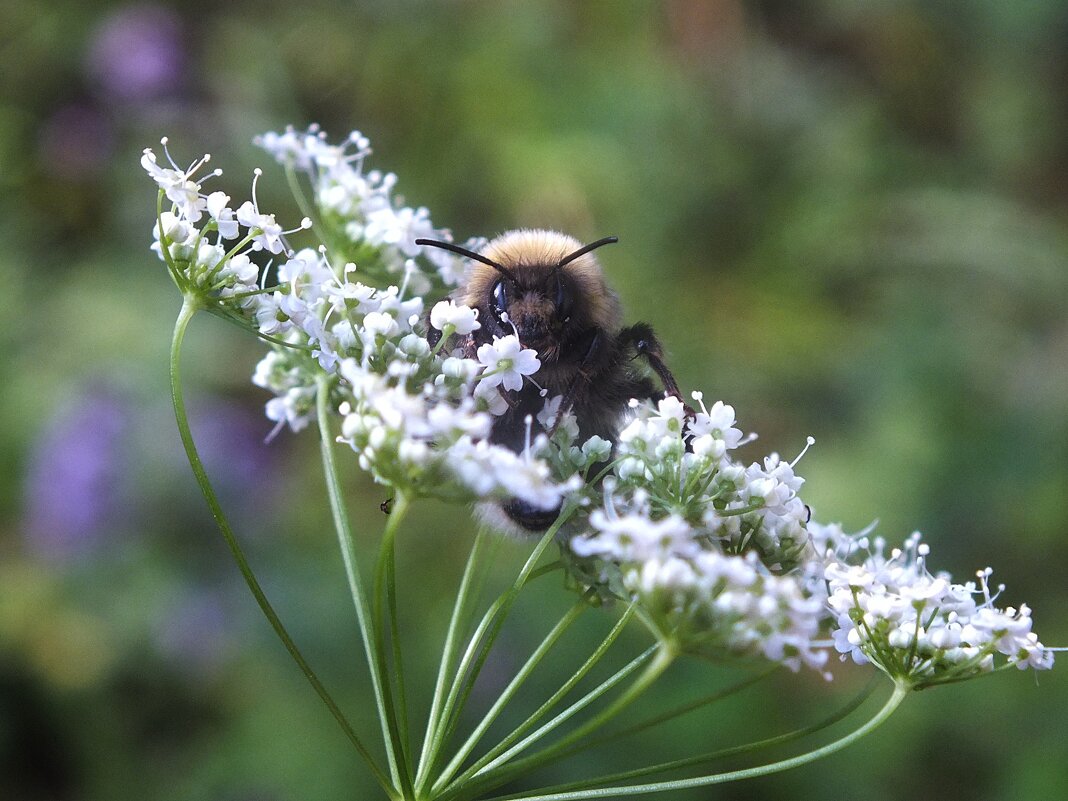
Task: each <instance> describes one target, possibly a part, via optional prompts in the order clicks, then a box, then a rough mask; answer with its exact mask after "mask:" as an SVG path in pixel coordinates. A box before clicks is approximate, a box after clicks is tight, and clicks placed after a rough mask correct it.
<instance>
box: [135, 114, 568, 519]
mask: <svg viewBox="0 0 1068 801" xmlns="http://www.w3.org/2000/svg"><path fill="white" fill-rule="evenodd" d="M262 143H263V144H264V146H265V147H267V148H268V149H269V150H271V152H273V153H274V154H275V155H276V156H277V157H278V158H279V159H280V160H283V161H286V162H287V163H291V164H293V165H294V166H296V167H299V168H301V169H304V170H308V171H310V172H311V173H312V176H313V180H314V185H315V189H316V200H317V202H318V204H319V209H320V213H322V214H324V215H327V214H329V215H333V219H332V222H333V223H339V222H340V223H342V225H341V227H342V228H343V229H344V231H345V232H346V235H347V236H348V237H351V241H350V242H349V244H354V245H356V246H357V247H356V250H357V251H358V252H360V253H362V254H363V255H364V257H365V258H366V259H367V264H369V265H371V269H365V265H363V264H361V265H357V264H356V263H355V262H353V261H345V262H340V263H339V260H338V259H337V257H336V251H331V250H329V249H328V248H327V247H326V246H325V245H324V246H321V247H320V248H319V250H312V249H310V248H306V249H304V250H300V251H297V252H293V251H292V250H291V249H290V248H289V247H288V245H287V243H286V240H285V237H286V235H288V234H291V233H294V232H295V231H297V230H301V229H304V228H308V227H309V226H310V221H309V220H307V219H305V221H304V222H302V223H301V225H300V227H299V228H298V229H294V230H293V231H284V230H282V228H281V226H280V225H278V223H277V222H276V221H275V217H274V215H271V214H265V213H263V212H261V211H260V208H259V204H258V202H257V200H256V182H257V181H258V179H259V176H260V172H259V170H257V171H256V179H254V181H253V184H252V197H253V199H252V200H251V201H247V202H245V203H243V204H242V205H241V206H239V207H238V208H237V209H236V210H234V209H231V208H230V207H229V206H228V204H229V201H230V198H229V197H228V196H226V195H225V194H223V193H222V192H215V193H212V194H210V195H205V194H203V193H202V191H201V184H200V183H199V182H198V181H197V180H196V173H197V172H198V171H199V170H200V169H201V168H202V167H203V165H204V164H205V163H206V162H207V161H208V157H207V156H205V157H204V158H203V159H201V160H200V161H197V162H195V163H194V164H193V165H192V166H191V167H190V168H188V169H186V170H182V169H180V168H179V167H178V166H177V165H175V164H174V163H173V161H172V164H171V167H169V168H163V167H160V166H159V164H158V163H157V160H156V156H155V154H154V153H153V152H152V151H151V150H146V151H145V153H144V156H143V158H142V161H141V163H142V166H143V167H144V168H145V170H146V171H147V172H148V174H149V175H150V176H151V177H152V179H153V180H154V181H155V182H156V184H157V185H158V186H159V189H160V197H161V204H162V201H164V200H166V201H169V202H170V208H169V209H167V210H164V209H163V208H162V205H161V209H160V213H159V215H158V219H157V222H156V225H154V226H153V232H154V237H155V244H154V245H153V249H154V250H155V251H156V252H157V254H158V255H159V256H160V257H161V258H162V259H163V260H164V261H165V262H166V263H167V265H168V267H169V268H170V270H171V274H172V277H173V278H174V280H175V282H176V283H178V285H179V287H180V288H181V289H182V291H183V293H184V294H185V295H186V296H187V297H189V296H193V297H195V298H196V299H197V301H198V302H199V303H200V304H201V305H203V306H204V307H205V308H208V309H209V310H211V311H213V312H216V313H218V314H221V315H223V316H225V317H227V318H229V319H231V320H233V321H235V322H238V323H239V324H241V325H243V326H245V327H247V328H249V329H251V330H254V331H255V332H256V333H257V334H259V335H260V336H261V337H263V338H264V339H266V340H268V341H269V342H270V343H271V345H272V347H271V350H269V351H268V353H267V354H266V355H265V356H264V358H263V359H262V360H261V362H260V363H259V365H258V366H257V368H256V371H255V374H254V375H253V382H254V383H255V384H256V385H257V386H260V387H263V388H264V389H267V390H269V391H271V392H272V393H273V394H274V397H273V398H272V399H271V400H269V401H268V402H267V407H266V412H267V416H268V418H270V419H271V420H273V421H275V422H276V423H277V426H276V428H275V432H277V431H278V430H280V429H281V428H282V427H283V426H288V427H289V428H291V429H292V430H294V431H298V430H300V429H302V428H305V427H306V426H307V425H308V423H309V422H310V421H311V419H312V417H313V416H314V415H315V413H316V398H317V395H318V393H319V391H320V387H321V386H323V384H324V383H326V384H327V385H328V386H329V387H330V391H331V404H332V408H333V409H335V410H337V411H339V412H340V413H341V414H342V416H343V420H342V440H343V441H345V442H347V443H348V444H349V445H351V447H352V448H353V449H354V450H355V451H356V452H357V453H358V454H359V457H358V458H359V463H360V466H361V467H362V468H363V469H365V470H367V471H368V472H370V473H372V474H373V475H374V477H375V478H376V479H377V480H379V481H381V482H384V483H387V484H389V485H391V486H393V487H395V488H397V489H398V490H402V491H405V492H408V493H410V494H413V495H415V494H418V495H436V496H442V497H452V498H464V499H468V500H470V499H481V498H484V497H487V496H494V495H496V496H500V497H509V498H519V499H522V500H523V501H526V502H527V503H529V504H531V505H533V506H535V507H537V508H544V509H553V508H556V507H558V506H559V505H560V503H561V499H562V497H563V496H564V495H565V494H566V493H567V492H569V491H572V490H574V489H575V488H576V486H577V483H576V482H577V481H578V480H577V479H576V480H573V481H568V480H562V481H557V480H556V479H555V477H554V475H553V473H552V470H551V467H550V465H549V464H548V463H547V462H545V461H544V460H543V459H540V458H539V457H538V452H539V451H540V450H542V449H544V448H545V447H546V442H545V438H544V437H541V438H538V439H536V440H535V441H533V442H531V443H530V445H529V446H528V447H527V448H526V449H525V451H524V452H523V453H519V454H517V453H514V452H513V451H511V450H509V449H507V448H504V447H501V446H497V445H494V444H491V443H490V442H489V441H488V438H489V435H490V430H491V427H492V414H500V413H502V412H503V411H504V410H505V409H507V408H508V404H507V401H506V399H505V398H504V396H503V395H502V393H503V392H509V391H514V390H517V389H519V388H520V387H521V386H522V384H523V382H524V381H525V380H526V377H527V376H529V375H531V374H533V373H535V372H537V370H538V368H539V367H540V366H541V364H540V362H539V361H538V358H537V354H536V352H535V351H533V350H529V349H525V348H522V347H521V345H520V343H519V340H518V339H517V337H516V336H514V335H511V336H506V337H503V338H495V339H494V341H493V342H491V343H486V344H483V345H482V346H480V347H479V348H478V351H477V354H476V355H477V358H475V359H472V358H465V355H464V353H463V352H461V351H457V352H455V353H448V352H443V351H442V347H443V346H444V344H445V343H446V342H447V341H449V338H450V337H451V336H452V335H453V334H459V335H465V334H470V333H471V332H472V331H475V330H477V329H478V328H479V322H478V319H477V312H476V311H475V310H473V309H469V308H467V307H465V306H457V305H456V304H455V303H453V302H452V301H441V302H440V303H438V304H437V305H435V306H434V307H433V309H431V311H430V314H429V315H428V318H427V319H426V320H424V318H423V311H424V300H423V298H422V297H421V296H420V294H418V293H417V292H416V288H417V285H418V284H420V281H419V278H423V279H426V278H427V277H428V274H426V273H423V272H421V271H420V270H419V268H418V267H417V266H416V263H415V261H414V260H413V259H411V258H410V257H411V256H413V255H415V253H416V250H415V247H416V246H415V245H414V238H415V237H417V236H436V237H438V238H447V237H448V233H447V232H445V231H439V230H437V229H434V228H433V227H432V226H430V222H429V216H428V214H427V213H426V210H425V209H418V210H415V211H413V210H411V209H406V208H404V207H401V206H399V205H398V203H397V201H396V199H395V198H393V197H392V196H391V193H390V190H391V189H392V186H393V184H394V183H395V177H394V176H392V175H391V174H380V173H377V172H368V173H364V172H363V169H362V165H363V160H364V158H365V156H366V155H367V153H368V152H369V150H368V148H367V140H366V139H365V138H363V137H361V136H360V135H358V134H353V135H352V136H350V137H349V138H348V139H347V140H346V142H345V143H343V144H342V145H340V146H332V145H329V144H327V143H326V141H325V138H324V137H323V136H322V135H321V134H320V133H318V132H317V131H316V132H314V133H313V132H309V133H307V134H303V135H298V134H296V133H295V132H294V131H292V130H289V131H287V132H286V133H285V134H283V135H275V134H268V135H266V136H265V137H263V140H262ZM164 145H166V140H164ZM350 149H354V150H351V152H350ZM168 158H169V154H168ZM217 174H219V171H216V172H215V173H213V175H217ZM231 242H232V244H230V243H231ZM342 250H344V248H343V249H342ZM256 251H266V252H267V253H270V254H272V255H277V256H279V261H278V263H273V262H272V263H270V264H268V265H267V266H266V267H264V268H262V269H261V267H259V266H258V265H257V264H256V263H255V262H253V260H252V257H253V256H255V254H256ZM345 252H347V251H345ZM431 253H432V256H433V258H432V260H431V264H432V265H433V266H434V267H435V268H437V270H438V272H435V273H433V274H432V275H430V276H429V277H431V278H432V279H433V280H430V281H426V280H423V281H422V284H424V285H426V286H430V285H431V284H437V285H442V284H447V283H450V282H452V281H454V280H455V276H456V274H457V273H456V272H455V271H456V269H457V264H458V261H457V260H456V259H455V257H453V256H452V255H451V254H445V255H442V254H443V253H444V252H443V251H438V250H432V252H431ZM383 266H385V269H377V270H376V267H377V268H382V267H383ZM397 273H400V274H403V277H404V280H403V281H402V282H401V284H400V285H399V286H397V285H389V286H385V287H384V288H383V287H378V286H375V285H373V284H371V283H364V282H362V281H358V280H355V279H356V277H357V276H360V277H365V276H368V275H370V276H372V277H373V276H375V275H378V276H380V277H381V276H388V275H393V274H397ZM269 276H270V277H271V279H272V280H271V282H270V285H268V277H269ZM428 324H429V325H430V326H433V327H435V328H438V329H440V330H441V331H442V336H441V338H440V344H439V347H438V348H436V349H434V348H431V346H430V345H429V343H428V342H427V338H426V334H427V330H426V326H427V325H428ZM565 479H566V477H565Z"/></svg>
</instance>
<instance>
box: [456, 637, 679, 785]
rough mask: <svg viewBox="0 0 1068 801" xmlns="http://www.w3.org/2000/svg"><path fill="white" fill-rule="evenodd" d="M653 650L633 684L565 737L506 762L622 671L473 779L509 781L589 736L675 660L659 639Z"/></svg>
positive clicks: (494, 782)
mask: <svg viewBox="0 0 1068 801" xmlns="http://www.w3.org/2000/svg"><path fill="white" fill-rule="evenodd" d="M646 653H648V652H646ZM655 653H656V657H655V658H654V659H653V661H652V662H650V663H649V664H647V665H646V666H645V670H644V671H642V674H641V675H640V676H638V678H637V679H635V680H634V683H633V684H631V685H630V686H629V687H628V688H627V689H626V690H624V692H623V694H622V695H620V696H619V697H618V698H616V699H615V700H614V701H613V702H612V703H611V704H609V705H608V706H607V707H605V708H604V709H603V710H601V711H600V712H599V713H598V714H596V715H594V716H593V717H592V718H590V719H589V720H588V721H586V722H585V723H584V724H582V725H581V726H579V727H578V728H577V729H575V730H574V731H573V732H571V733H570V734H568V735H567V736H566V737H564V738H562V739H560V740H558V741H557V742H555V743H553V744H552V745H550V746H549V747H548V748H545V749H543V750H541V751H539V752H538V753H536V754H532V755H531V756H528V757H524V758H523V759H518V760H516V761H514V762H512V763H511V764H507V762H508V760H509V759H511V757H512V756H514V755H515V754H517V753H519V752H520V751H522V750H523V749H525V748H526V747H527V746H528V745H530V744H531V743H532V742H534V741H535V740H537V739H539V738H540V737H542V736H543V735H544V734H546V733H547V731H548V730H551V729H552V728H555V727H556V726H557V725H559V723H561V722H563V720H565V719H566V718H567V717H570V716H571V715H572V714H573V713H574V711H578V709H581V708H582V707H583V706H585V705H586V704H587V703H588V700H587V699H589V700H593V698H596V697H597V696H599V695H601V694H602V693H603V691H602V690H601V687H604V690H607V689H610V688H611V686H614V684H615V683H616V682H617V681H618V680H619V679H620V678H622V676H623V675H625V674H623V671H620V672H619V673H617V674H616V675H615V676H613V677H612V678H611V679H609V681H608V682H605V683H604V684H603V685H601V687H598V688H597V689H596V690H594V691H593V692H591V693H589V694H588V695H587V696H586V697H584V698H583V699H581V700H580V701H579V702H577V703H576V704H574V705H573V706H572V707H570V708H569V709H567V710H565V711H564V712H562V713H561V714H560V715H558V716H557V717H556V718H554V719H553V720H551V721H549V723H547V724H545V726H543V727H542V728H541V729H538V730H537V731H536V732H534V733H533V734H531V735H530V736H529V737H527V738H526V739H525V740H523V741H521V742H519V743H516V745H515V746H513V747H512V748H511V749H509V750H508V751H506V752H505V753H503V754H501V755H500V756H499V757H498V758H497V759H495V760H494V761H493V762H491V763H489V764H488V765H486V767H484V768H483V769H482V770H480V771H479V772H478V773H476V774H475V776H474V778H475V780H478V779H479V777H482V778H483V780H485V781H488V782H489V783H491V786H500V784H502V783H503V782H505V781H510V780H511V779H513V778H515V777H516V776H519V775H521V774H523V773H527V772H529V771H531V770H534V769H536V768H539V767H541V766H542V765H544V764H545V763H546V762H548V761H549V760H551V759H554V758H555V757H557V756H558V755H559V754H560V753H562V752H564V751H566V750H567V749H568V748H569V747H570V746H571V745H572V744H574V743H577V742H581V741H582V740H583V739H585V738H586V737H587V736H589V734H590V733H591V732H594V731H596V730H597V729H599V728H601V727H602V726H603V725H605V724H606V723H608V722H609V721H610V720H612V719H613V718H614V717H616V715H618V714H619V713H620V712H622V711H623V710H624V709H626V708H627V707H628V706H630V705H631V704H632V703H634V701H635V700H637V699H638V698H639V697H641V695H642V694H643V693H645V691H646V690H648V689H649V688H650V687H651V686H652V685H653V683H654V682H655V681H656V680H657V679H658V678H660V676H661V675H662V674H663V673H664V671H665V670H667V669H668V668H669V667H670V666H671V664H672V663H673V662H674V661H675V656H676V654H675V651H674V650H673V649H672V648H671V647H670V646H669V645H668V644H666V643H665V642H663V641H661V642H660V643H659V644H658V645H657V646H656V652H655ZM644 656H645V655H644V654H643V657H644ZM631 665H633V666H634V667H637V664H636V662H631V664H630V665H628V666H627V668H630V667H631ZM625 670H626V668H625ZM621 674H622V675H621ZM609 682H611V683H609ZM594 693H596V695H594ZM591 696H592V698H591ZM498 766H500V767H501V768H502V769H501V770H499V771H497V770H495V769H496V768H497V767H498ZM495 774H496V775H495Z"/></svg>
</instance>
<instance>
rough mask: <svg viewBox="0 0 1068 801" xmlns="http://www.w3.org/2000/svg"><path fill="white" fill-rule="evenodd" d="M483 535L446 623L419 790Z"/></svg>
mask: <svg viewBox="0 0 1068 801" xmlns="http://www.w3.org/2000/svg"><path fill="white" fill-rule="evenodd" d="M486 536H487V534H486V531H485V530H484V529H479V532H478V534H477V535H476V536H475V542H474V544H473V545H472V546H471V552H470V554H469V556H468V557H467V566H466V567H465V568H464V574H463V578H461V579H460V588H459V589H458V590H457V593H456V602H455V603H454V604H453V607H452V616H451V617H450V619H449V628H448V631H447V632H446V634H445V644H444V646H443V647H442V649H441V663H440V664H439V665H438V677H437V681H436V682H435V683H434V697H433V699H432V700H431V702H430V714H429V715H428V716H427V724H426V734H425V735H424V736H423V748H422V751H421V752H420V756H419V767H418V769H417V770H416V778H415V784H416V787H421V786H422V784H423V782H424V780H425V778H426V770H427V768H429V765H428V760H427V756H428V755H429V754H430V745H431V742H432V741H433V739H434V734H435V732H436V731H437V728H438V726H439V725H440V723H441V708H442V705H443V704H444V702H445V680H446V677H447V676H448V674H449V671H450V670H451V669H452V664H453V662H454V661H455V660H456V650H457V648H458V647H459V644H460V626H461V621H462V620H463V618H464V615H465V612H466V609H467V599H468V597H469V595H470V592H471V586H472V584H473V579H474V575H475V568H476V565H477V564H478V559H479V557H480V556H481V555H482V551H483V548H484V546H485V542H486Z"/></svg>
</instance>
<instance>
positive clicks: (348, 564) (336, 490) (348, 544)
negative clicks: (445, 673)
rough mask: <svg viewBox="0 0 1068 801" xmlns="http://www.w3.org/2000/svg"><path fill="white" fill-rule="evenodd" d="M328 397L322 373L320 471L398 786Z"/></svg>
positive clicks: (382, 685) (393, 745) (389, 724)
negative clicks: (331, 430) (324, 478)
mask: <svg viewBox="0 0 1068 801" xmlns="http://www.w3.org/2000/svg"><path fill="white" fill-rule="evenodd" d="M329 399H330V383H329V380H328V379H327V378H326V377H325V376H323V377H321V378H320V379H319V387H318V396H317V397H316V411H317V413H318V419H319V443H320V451H321V453H322V459H323V473H324V475H325V477H326V489H327V494H328V495H329V497H330V511H331V513H332V514H333V518H334V528H335V529H336V531H337V538H338V544H339V545H340V546H341V559H342V562H343V563H344V566H345V576H346V578H347V579H348V583H349V592H350V593H351V595H352V602H353V605H354V606H355V608H356V620H357V622H358V624H359V627H360V639H361V640H362V641H363V649H364V653H365V654H366V657H367V667H368V670H370V672H371V687H372V689H373V691H374V696H375V705H376V707H377V709H378V718H379V722H380V723H381V727H382V739H383V741H384V742H385V744H386V758H387V761H388V762H389V772H390V775H391V776H392V778H393V786H394V787H401V786H402V781H401V772H400V769H399V767H398V759H397V753H398V752H397V745H398V744H397V742H396V739H395V737H394V728H395V727H394V726H393V725H392V720H393V716H392V714H391V711H390V709H389V706H388V705H387V703H386V686H385V678H384V676H383V670H382V662H381V660H380V659H379V653H380V649H379V648H376V646H375V641H374V627H373V622H372V621H373V617H372V615H371V609H370V604H369V603H368V601H367V592H366V590H364V586H363V579H362V578H361V576H360V569H359V563H358V561H357V557H356V542H355V540H354V539H353V536H352V527H351V526H350V525H349V515H348V511H347V510H346V508H345V502H344V499H343V498H342V497H341V481H340V478H339V476H338V470H337V462H336V461H335V459H334V440H333V437H332V435H331V433H330V407H329Z"/></svg>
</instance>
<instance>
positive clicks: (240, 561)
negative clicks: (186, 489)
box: [170, 296, 394, 796]
mask: <svg viewBox="0 0 1068 801" xmlns="http://www.w3.org/2000/svg"><path fill="white" fill-rule="evenodd" d="M199 308H200V307H199V304H198V301H197V300H196V298H193V297H189V296H187V297H186V298H185V302H184V303H183V304H182V310H181V312H180V313H179V315H178V319H177V321H176V322H175V324H174V336H173V338H172V340H171V354H170V378H171V400H172V402H173V404H174V416H175V419H176V420H177V423H178V432H179V434H180V435H181V438H182V445H183V446H184V447H185V455H186V458H188V460H189V466H190V467H191V468H192V470H193V475H194V476H195V477H196V481H197V484H198V485H199V486H200V491H201V493H202V494H203V495H204V500H205V501H206V502H207V504H208V508H209V509H210V510H211V516H212V517H213V518H214V519H215V524H216V525H217V526H218V528H219V532H220V533H221V534H222V536H223V539H224V540H225V541H226V544H227V546H228V547H229V549H230V553H231V554H232V555H233V557H234V561H235V562H236V563H237V567H238V569H239V570H240V571H241V575H242V576H243V577H244V579H245V583H246V584H247V585H248V588H249V590H250V591H251V592H252V596H253V597H254V598H255V599H256V603H257V604H258V605H259V607H260V611H261V612H263V615H264V617H266V618H267V622H268V623H270V625H271V628H272V629H274V633H275V634H276V635H277V636H278V639H279V640H281V641H282V645H284V646H285V649H286V651H288V652H289V655H290V656H291V657H292V659H293V661H294V662H296V663H297V666H298V667H299V668H300V671H301V673H303V674H304V677H305V678H306V679H307V680H308V683H309V684H311V686H312V688H313V689H314V690H315V692H316V694H317V695H318V696H319V698H320V699H321V700H322V702H323V703H324V704H325V705H326V708H327V709H328V710H330V714H331V715H333V717H334V720H336V721H337V723H338V725H339V726H340V727H341V729H342V731H343V732H344V733H345V736H346V737H348V739H349V741H350V742H351V743H352V744H353V745H354V746H355V747H356V750H357V751H358V752H359V754H360V756H362V757H363V759H364V761H365V762H366V763H367V766H368V768H370V770H371V773H373V774H374V777H375V779H376V780H377V781H378V783H379V784H381V785H382V788H383V789H384V790H385V791H386V792H387V793H388V794H390V795H391V796H392V795H393V792H394V790H393V785H392V783H391V782H390V781H389V779H388V778H387V777H386V775H385V774H384V773H383V772H382V770H381V769H380V768H379V767H378V765H377V764H376V763H375V760H374V757H372V756H371V753H370V751H368V750H367V747H366V746H365V745H364V744H363V742H362V741H361V740H360V738H359V737H358V736H357V735H356V732H355V731H354V730H353V728H352V726H351V724H349V722H348V720H347V719H346V718H345V715H344V714H343V713H342V711H341V709H340V708H339V707H338V705H337V703H336V702H335V701H334V699H333V698H332V697H331V696H330V694H329V693H328V692H327V691H326V688H325V687H324V686H323V683H322V682H321V681H320V680H319V677H318V676H317V675H316V674H315V671H314V670H312V668H311V666H310V665H309V664H308V662H307V661H306V660H305V659H304V656H303V655H302V654H301V652H300V650H299V649H298V648H297V646H296V644H295V643H294V642H293V638H292V637H290V636H289V632H288V631H286V628H285V626H283V625H282V621H281V620H280V619H279V617H278V615H277V613H276V612H275V611H274V607H272V606H271V603H270V602H269V601H268V600H267V596H266V595H265V594H264V592H263V589H262V588H261V587H260V583H259V581H258V580H257V579H256V576H255V574H254V573H253V572H252V568H251V567H250V566H249V563H248V559H247V558H246V557H245V553H244V551H243V550H242V548H241V545H240V544H239V543H238V541H237V537H236V536H235V535H234V532H233V529H232V528H231V527H230V523H229V521H228V520H227V518H226V515H225V514H224V513H223V510H222V507H221V506H220V504H219V500H218V498H217V497H216V495H215V490H214V488H213V487H212V485H211V481H210V480H209V479H208V474H207V472H206V471H205V469H204V464H203V462H201V460H200V454H199V453H198V452H197V448H196V444H195V443H194V441H193V434H192V431H191V430H190V428H189V418H188V415H187V414H186V408H185V401H184V399H183V397H182V382H181V352H182V342H183V340H184V339H185V332H186V329H187V328H188V326H189V321H190V320H191V319H192V318H193V315H194V314H196V312H197V310H198V309H199Z"/></svg>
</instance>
